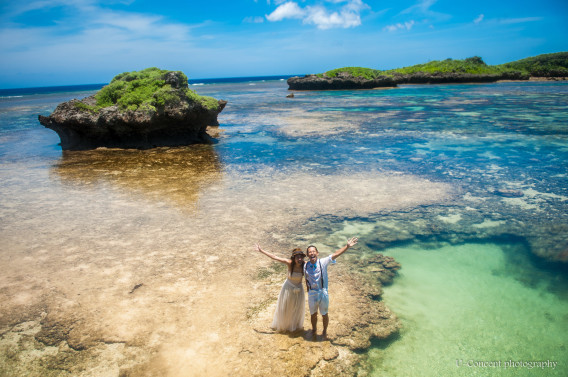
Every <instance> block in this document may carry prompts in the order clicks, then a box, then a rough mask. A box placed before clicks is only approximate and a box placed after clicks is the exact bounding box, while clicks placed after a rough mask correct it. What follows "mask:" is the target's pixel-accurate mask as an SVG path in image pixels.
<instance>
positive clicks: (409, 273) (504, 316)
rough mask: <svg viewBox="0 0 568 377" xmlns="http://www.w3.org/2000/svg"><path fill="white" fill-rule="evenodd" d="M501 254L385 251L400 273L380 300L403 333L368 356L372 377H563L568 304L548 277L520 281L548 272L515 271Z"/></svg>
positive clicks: (460, 249)
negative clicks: (399, 322)
mask: <svg viewBox="0 0 568 377" xmlns="http://www.w3.org/2000/svg"><path fill="white" fill-rule="evenodd" d="M507 252H511V250H508V251H505V250H504V249H503V248H502V246H500V245H498V244H494V243H469V244H463V245H459V246H449V245H448V246H443V247H439V248H435V249H425V248H423V247H421V246H420V245H414V246H410V247H400V248H392V249H389V250H387V252H385V253H384V254H386V255H389V256H392V257H394V258H395V259H396V260H397V261H399V262H400V263H401V264H402V269H401V270H400V271H399V274H400V275H399V276H398V277H397V278H395V281H394V284H393V285H392V286H389V287H386V288H385V292H384V296H383V299H384V300H385V303H386V304H387V305H388V306H389V307H390V308H391V309H392V310H393V311H394V312H396V313H397V315H398V316H399V318H400V319H401V322H402V326H403V327H402V330H401V332H400V337H399V338H398V339H396V340H395V341H392V342H390V344H388V346H385V345H383V346H382V347H381V346H380V345H378V346H376V347H375V348H373V349H372V350H371V351H370V358H371V360H372V364H373V366H374V371H373V373H372V374H371V375H372V376H374V377H379V376H474V375H475V376H566V375H568V357H567V355H568V353H567V346H568V341H567V338H566V334H567V333H568V302H567V301H566V300H565V299H564V298H561V297H560V296H559V295H557V294H554V293H551V292H550V291H549V289H548V288H549V286H548V285H547V283H548V282H547V281H546V279H543V280H540V281H539V282H538V283H537V284H534V285H527V284H526V282H522V281H521V280H522V279H521V278H520V277H522V276H530V275H533V274H538V275H543V273H544V274H546V272H543V271H541V270H537V269H536V268H535V267H532V266H528V265H524V267H522V269H519V268H520V267H519V266H517V265H515V264H512V263H511V262H510V258H508V257H507ZM554 288H555V289H562V287H558V286H556V287H554ZM564 288H565V287H564ZM554 363H557V364H554Z"/></svg>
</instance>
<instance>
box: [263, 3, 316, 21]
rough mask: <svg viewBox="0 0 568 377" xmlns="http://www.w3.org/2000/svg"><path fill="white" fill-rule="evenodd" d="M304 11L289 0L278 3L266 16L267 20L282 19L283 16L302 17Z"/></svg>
mask: <svg viewBox="0 0 568 377" xmlns="http://www.w3.org/2000/svg"><path fill="white" fill-rule="evenodd" d="M305 14H306V11H305V10H303V9H302V8H300V7H299V6H298V4H296V3H294V2H292V1H290V2H287V3H284V4H282V5H280V6H279V7H278V8H276V9H275V10H274V12H272V13H270V14H269V15H268V16H266V19H267V20H268V21H282V20H283V19H285V18H303V17H304V15H305Z"/></svg>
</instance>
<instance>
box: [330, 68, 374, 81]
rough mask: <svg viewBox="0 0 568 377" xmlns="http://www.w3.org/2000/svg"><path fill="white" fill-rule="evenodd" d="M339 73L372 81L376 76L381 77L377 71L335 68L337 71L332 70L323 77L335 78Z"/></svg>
mask: <svg viewBox="0 0 568 377" xmlns="http://www.w3.org/2000/svg"><path fill="white" fill-rule="evenodd" d="M340 72H346V73H349V74H351V76H353V77H363V78H365V79H367V80H372V79H374V78H376V77H377V76H380V75H381V71H378V70H376V69H371V68H363V67H343V68H337V69H333V70H331V71H327V72H325V73H324V75H325V76H327V77H336V76H337V74H338V73H340Z"/></svg>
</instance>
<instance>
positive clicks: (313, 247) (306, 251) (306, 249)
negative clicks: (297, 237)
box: [306, 245, 319, 253]
mask: <svg viewBox="0 0 568 377" xmlns="http://www.w3.org/2000/svg"><path fill="white" fill-rule="evenodd" d="M310 247H313V248H314V249H316V251H317V252H318V253H319V250H318V248H317V247H315V246H314V245H310V246H308V248H307V249H306V253H307V252H308V250H310Z"/></svg>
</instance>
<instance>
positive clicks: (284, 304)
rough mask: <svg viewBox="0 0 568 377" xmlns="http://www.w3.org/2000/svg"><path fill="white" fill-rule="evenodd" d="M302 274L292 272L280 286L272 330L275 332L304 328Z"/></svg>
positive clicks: (304, 304)
mask: <svg viewBox="0 0 568 377" xmlns="http://www.w3.org/2000/svg"><path fill="white" fill-rule="evenodd" d="M303 275H304V274H303V273H302V272H294V273H292V275H289V276H288V279H286V281H285V282H284V284H283V285H282V290H281V291H280V295H279V296H278V302H277V303H276V310H275V311H274V319H273V320H272V328H273V329H274V330H276V331H290V332H292V331H296V330H300V329H302V328H303V327H304V314H305V312H306V303H305V295H304V289H303V286H302V278H303Z"/></svg>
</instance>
